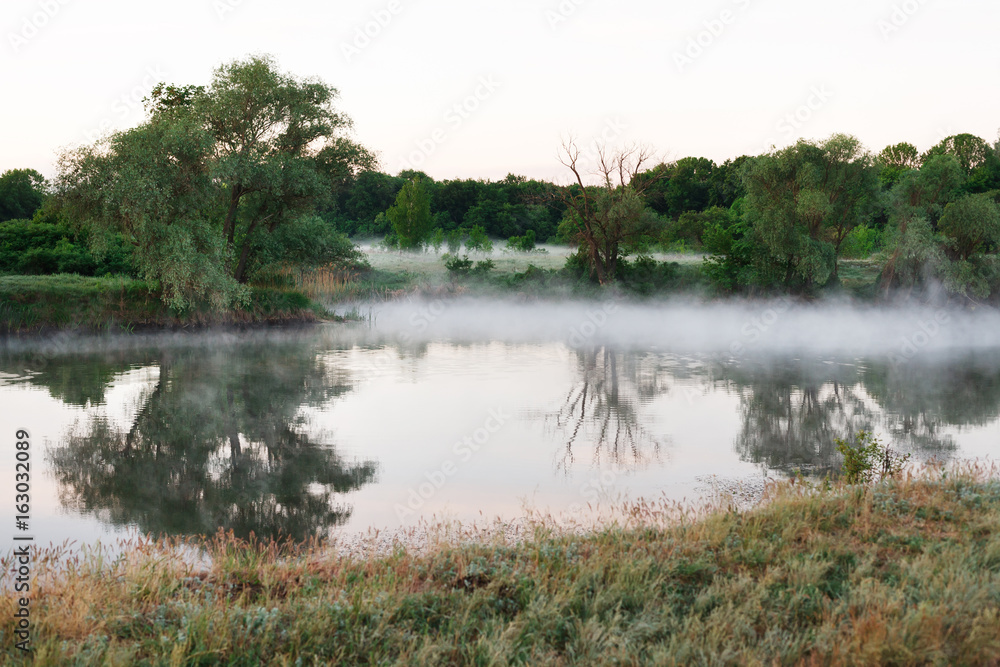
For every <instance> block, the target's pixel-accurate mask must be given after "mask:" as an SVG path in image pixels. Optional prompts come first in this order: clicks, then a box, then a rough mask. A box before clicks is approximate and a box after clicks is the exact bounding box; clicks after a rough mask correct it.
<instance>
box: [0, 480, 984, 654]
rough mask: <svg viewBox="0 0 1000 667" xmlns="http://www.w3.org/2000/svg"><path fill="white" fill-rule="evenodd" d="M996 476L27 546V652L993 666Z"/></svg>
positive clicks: (8, 622) (8, 644) (6, 609)
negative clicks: (383, 524) (402, 525)
mask: <svg viewBox="0 0 1000 667" xmlns="http://www.w3.org/2000/svg"><path fill="white" fill-rule="evenodd" d="M996 472H997V471H996V470H995V469H994V470H991V471H989V470H981V469H975V468H969V469H966V470H965V471H951V472H948V473H945V472H943V471H940V470H937V471H930V472H928V473H926V474H923V475H922V476H920V477H916V478H913V477H910V478H906V479H902V480H896V481H892V482H887V483H884V484H880V485H876V486H872V487H857V486H846V485H842V484H835V485H833V486H832V487H830V488H825V489H824V488H814V487H805V486H803V485H801V484H793V483H787V484H784V485H782V486H780V487H778V488H776V489H774V490H773V491H772V493H771V498H770V500H769V501H767V502H766V503H765V504H764V505H762V506H760V507H758V508H756V509H753V510H750V511H742V512H741V511H736V510H733V509H726V508H719V509H718V510H716V511H714V512H711V513H708V514H707V515H701V516H699V517H695V516H693V515H691V514H687V515H684V514H682V513H678V512H677V511H676V509H675V508H672V507H669V506H658V505H656V504H650V503H638V504H636V505H634V506H631V507H630V508H627V510H626V511H623V512H622V513H621V515H620V516H621V519H620V520H619V521H618V522H616V523H612V524H610V525H606V526H604V527H603V528H600V529H598V530H596V531H593V532H587V533H583V534H568V533H566V532H563V531H560V530H558V529H556V527H555V526H553V525H552V524H551V523H544V522H543V523H537V524H535V525H534V527H533V529H532V530H531V531H529V533H528V534H527V535H526V536H525V539H524V540H523V541H521V542H511V541H509V540H508V541H505V540H501V539H497V538H493V539H489V538H483V539H480V540H477V541H475V542H473V543H450V542H444V543H441V544H438V545H437V546H435V547H432V548H430V549H428V550H425V551H424V552H422V553H417V552H414V551H412V550H409V549H406V548H403V547H400V548H398V549H396V550H395V552H393V553H392V554H391V555H384V556H376V557H369V558H345V557H341V558H338V557H335V556H331V555H329V554H328V553H326V552H324V551H322V550H321V549H320V548H319V547H316V546H312V547H300V548H292V547H281V546H279V545H274V544H256V543H251V544H246V543H240V542H237V541H236V540H233V539H232V538H228V537H225V536H219V537H217V538H215V539H214V540H209V541H208V542H207V543H205V545H204V546H205V548H206V549H207V550H208V552H209V554H210V556H211V559H212V561H211V562H212V565H211V567H210V568H209V570H208V571H204V572H197V571H195V570H194V569H193V568H192V567H190V566H189V565H185V564H184V562H183V561H182V560H181V559H180V558H179V557H178V556H177V555H176V552H173V551H171V550H170V549H169V547H167V546H164V545H152V546H151V545H146V546H136V547H135V548H134V549H132V550H131V551H130V552H128V553H126V555H125V557H123V558H121V559H119V560H117V561H114V562H108V561H104V562H100V561H99V560H98V559H97V558H96V557H94V556H90V557H77V558H75V559H72V560H71V561H70V562H69V564H68V565H63V568H64V569H63V570H62V575H61V576H55V575H54V574H53V571H54V570H55V569H56V566H55V565H54V564H53V561H52V560H51V559H50V560H45V559H42V560H41V562H39V564H38V565H37V566H36V569H37V572H38V573H39V577H40V578H39V579H38V580H36V589H35V597H34V600H33V602H32V610H33V612H32V614H33V615H32V622H33V624H34V629H35V633H36V634H35V645H36V649H37V652H36V654H35V663H36V664H39V665H74V664H163V665H166V664H177V665H181V664H184V665H195V664H225V665H258V664H278V665H294V664H305V665H313V664H350V665H355V664H400V665H420V664H434V665H438V664H470V665H490V664H522V665H573V664H581V665H589V664H619V665H639V664H657V665H698V664H730V665H771V664H809V665H812V664H822V665H846V664H862V665H923V664H941V665H945V664H948V665H997V664H1000V632H998V630H997V629H998V628H1000V481H998V480H997V479H996ZM4 566H5V567H7V568H8V569H9V566H10V563H4ZM13 605H14V601H13V596H10V595H8V596H5V597H3V598H2V599H0V638H2V643H0V652H2V655H3V656H4V658H5V660H6V661H7V662H8V663H13V662H15V661H16V660H17V655H16V653H15V651H14V650H13V648H12V632H13V628H14V624H13V611H14V606H13Z"/></svg>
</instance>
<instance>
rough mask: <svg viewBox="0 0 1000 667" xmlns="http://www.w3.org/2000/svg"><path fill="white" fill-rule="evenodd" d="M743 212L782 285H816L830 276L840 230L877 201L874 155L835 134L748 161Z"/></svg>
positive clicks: (856, 221) (859, 220) (853, 223)
mask: <svg viewBox="0 0 1000 667" xmlns="http://www.w3.org/2000/svg"><path fill="white" fill-rule="evenodd" d="M743 179H744V184H745V186H746V189H747V198H746V203H745V213H746V216H747V221H748V222H750V223H751V224H752V225H753V226H754V229H755V231H756V232H757V234H758V236H759V238H760V240H761V241H762V242H763V244H764V246H765V247H766V248H767V250H768V252H769V253H770V254H771V256H772V258H773V262H774V264H775V265H776V266H778V267H780V268H781V269H782V270H783V272H784V281H783V282H784V285H785V287H786V288H794V287H795V286H796V285H797V284H798V285H801V286H802V287H806V288H808V287H810V286H812V285H823V284H825V283H826V282H827V281H828V280H829V279H830V277H831V276H834V275H836V271H837V256H838V253H839V250H840V246H841V245H842V244H843V241H844V239H845V238H846V237H847V234H848V233H849V232H850V231H851V229H853V228H854V227H856V226H857V225H858V224H860V223H862V222H864V221H865V220H866V219H867V217H868V215H869V214H870V211H871V209H872V208H873V207H874V205H875V202H876V199H875V198H876V193H877V183H876V172H875V170H874V168H873V159H872V157H871V155H870V154H869V153H868V152H867V151H866V150H865V149H864V147H863V146H862V145H861V143H860V142H859V141H858V140H857V139H856V138H854V137H850V136H846V135H834V136H832V137H830V138H829V139H827V140H826V141H824V142H821V143H812V142H808V141H804V140H800V141H799V142H798V143H797V144H795V145H794V146H791V147H789V148H786V149H784V150H781V151H777V152H775V153H772V154H769V155H764V156H761V157H759V158H756V159H755V160H753V161H752V162H749V163H747V165H746V166H745V167H744V172H743Z"/></svg>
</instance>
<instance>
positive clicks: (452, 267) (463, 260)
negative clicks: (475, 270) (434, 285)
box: [441, 253, 474, 275]
mask: <svg viewBox="0 0 1000 667" xmlns="http://www.w3.org/2000/svg"><path fill="white" fill-rule="evenodd" d="M441 259H442V260H444V266H445V268H446V269H448V272H449V273H452V274H455V275H468V273H469V272H470V271H472V266H473V264H474V262H473V261H472V260H471V259H469V256H468V255H465V256H463V257H459V256H457V255H454V256H453V255H451V254H450V253H445V254H444V255H443V256H442V258H441Z"/></svg>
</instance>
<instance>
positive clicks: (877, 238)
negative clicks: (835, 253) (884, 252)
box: [840, 224, 883, 259]
mask: <svg viewBox="0 0 1000 667" xmlns="http://www.w3.org/2000/svg"><path fill="white" fill-rule="evenodd" d="M882 236H883V234H882V230H881V229H876V228H874V227H869V226H868V225H865V224H861V225H858V226H857V227H855V228H854V229H852V230H851V231H850V233H849V234H848V235H847V237H846V238H845V239H844V242H843V243H842V244H841V246H840V256H841V257H843V258H845V259H867V258H868V257H871V256H872V255H874V254H875V253H877V252H878V251H879V250H881V249H882Z"/></svg>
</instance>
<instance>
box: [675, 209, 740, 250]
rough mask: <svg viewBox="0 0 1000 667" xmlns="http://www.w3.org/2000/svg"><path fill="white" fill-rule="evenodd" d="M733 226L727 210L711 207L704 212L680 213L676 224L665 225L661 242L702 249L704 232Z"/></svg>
mask: <svg viewBox="0 0 1000 667" xmlns="http://www.w3.org/2000/svg"><path fill="white" fill-rule="evenodd" d="M732 224H733V213H732V211H731V210H729V209H728V208H721V207H719V206H712V207H711V208H708V209H705V210H704V211H688V212H686V213H682V214H681V216H680V217H679V218H678V219H677V221H676V222H669V223H667V228H666V232H665V233H664V237H663V241H664V243H665V244H667V245H669V244H672V243H677V242H682V243H684V244H685V245H688V246H690V247H693V248H701V247H702V238H703V237H704V235H705V230H706V229H710V228H712V227H714V226H716V225H721V226H722V227H724V228H725V227H729V226H730V225H732Z"/></svg>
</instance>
